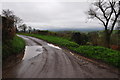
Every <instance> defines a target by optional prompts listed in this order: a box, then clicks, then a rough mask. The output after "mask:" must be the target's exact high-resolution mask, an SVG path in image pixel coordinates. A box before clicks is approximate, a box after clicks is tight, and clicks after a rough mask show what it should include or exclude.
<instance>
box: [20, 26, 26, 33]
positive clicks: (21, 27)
mask: <svg viewBox="0 0 120 80" xmlns="http://www.w3.org/2000/svg"><path fill="white" fill-rule="evenodd" d="M18 28H19V29H21V30H22V31H23V32H24V33H25V32H26V29H27V25H26V24H23V25H20V26H19V27H18Z"/></svg>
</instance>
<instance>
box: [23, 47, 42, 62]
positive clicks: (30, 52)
mask: <svg viewBox="0 0 120 80" xmlns="http://www.w3.org/2000/svg"><path fill="white" fill-rule="evenodd" d="M41 53H43V48H42V46H26V47H25V54H24V57H23V59H22V60H28V59H31V58H33V57H35V56H37V55H39V54H41Z"/></svg>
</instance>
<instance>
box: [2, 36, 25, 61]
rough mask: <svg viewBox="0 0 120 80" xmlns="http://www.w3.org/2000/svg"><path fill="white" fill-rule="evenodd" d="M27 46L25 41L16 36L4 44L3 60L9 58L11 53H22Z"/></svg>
mask: <svg viewBox="0 0 120 80" xmlns="http://www.w3.org/2000/svg"><path fill="white" fill-rule="evenodd" d="M24 48H25V41H24V40H23V39H22V38H20V37H18V36H15V37H14V38H13V39H12V40H8V41H7V42H5V43H3V44H2V58H3V60H5V59H7V58H8V57H9V56H11V55H17V54H19V53H21V52H22V51H23V50H24Z"/></svg>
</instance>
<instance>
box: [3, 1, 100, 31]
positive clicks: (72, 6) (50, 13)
mask: <svg viewBox="0 0 120 80" xmlns="http://www.w3.org/2000/svg"><path fill="white" fill-rule="evenodd" d="M90 4H91V1H90V0H69V1H67V0H64V1H63V0H61V1H60V0H39V1H37V0H30V1H28V0H26V1H25V0H18V1H15V0H4V1H2V9H10V10H12V11H14V14H15V15H17V16H18V17H20V18H21V19H23V21H24V23H25V24H27V25H28V26H32V27H34V28H39V29H62V28H94V27H100V26H101V25H100V24H98V21H94V20H93V21H90V20H88V19H87V14H86V11H88V9H89V6H90Z"/></svg>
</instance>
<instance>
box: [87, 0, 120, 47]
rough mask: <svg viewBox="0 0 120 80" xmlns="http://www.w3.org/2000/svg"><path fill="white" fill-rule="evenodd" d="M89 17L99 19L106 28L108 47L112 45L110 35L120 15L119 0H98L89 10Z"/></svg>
mask: <svg viewBox="0 0 120 80" xmlns="http://www.w3.org/2000/svg"><path fill="white" fill-rule="evenodd" d="M88 14H89V18H96V19H98V20H99V21H100V22H101V23H102V24H103V25H104V29H105V36H106V37H105V41H106V47H108V48H109V47H110V36H111V34H112V32H113V30H114V27H115V24H116V22H117V19H118V17H119V15H120V1H119V0H98V1H97V2H94V3H93V4H92V7H91V8H90V9H89V11H88Z"/></svg>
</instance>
